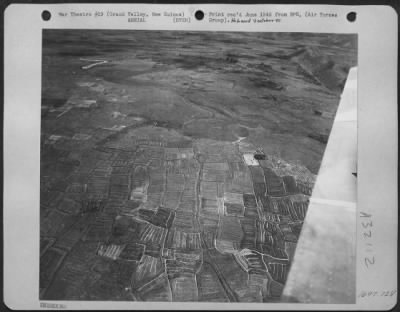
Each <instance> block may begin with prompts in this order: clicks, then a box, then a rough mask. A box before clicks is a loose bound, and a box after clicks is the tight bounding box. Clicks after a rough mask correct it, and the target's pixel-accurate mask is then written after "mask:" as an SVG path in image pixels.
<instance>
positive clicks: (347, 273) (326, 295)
mask: <svg viewBox="0 0 400 312" xmlns="http://www.w3.org/2000/svg"><path fill="white" fill-rule="evenodd" d="M356 163H357V67H353V68H351V69H350V71H349V74H348V77H347V80H346V84H345V86H344V89H343V93H342V95H341V99H340V103H339V106H338V109H337V113H336V116H335V119H334V123H333V126H332V130H331V133H330V136H329V140H328V143H327V146H326V150H325V153H324V156H323V159H322V163H321V167H320V170H319V173H318V176H317V179H316V182H315V186H314V189H313V192H312V196H311V198H310V204H309V207H308V211H307V216H306V219H305V220H304V224H303V229H302V232H301V235H300V238H299V241H298V244H297V248H296V253H295V256H294V260H293V264H292V267H291V269H290V272H289V275H288V279H287V282H286V286H285V289H284V291H283V299H284V300H286V301H295V302H302V303H354V302H355V300H356V295H355V292H356V275H355V273H356V263H355V259H356V202H357V174H356V172H357V166H356Z"/></svg>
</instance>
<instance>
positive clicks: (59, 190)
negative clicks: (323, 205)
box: [38, 29, 357, 303]
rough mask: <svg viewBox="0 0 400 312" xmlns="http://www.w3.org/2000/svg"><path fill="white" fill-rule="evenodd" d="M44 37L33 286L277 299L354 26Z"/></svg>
mask: <svg viewBox="0 0 400 312" xmlns="http://www.w3.org/2000/svg"><path fill="white" fill-rule="evenodd" d="M42 40H43V41H42V94H41V99H42V100H41V146H40V281H39V288H40V289H39V299H40V300H85V301H90V300H93V301H150V302H151V301H154V302H156V301H158V302H159V301H161V302H163V301H164V302H184V301H190V302H251V303H262V302H264V303H268V302H271V303H279V302H282V293H283V290H284V287H285V283H286V281H287V277H288V274H289V272H290V268H291V265H292V263H293V259H294V256H295V253H296V246H297V242H298V240H299V237H300V236H301V231H302V228H303V223H304V220H305V218H306V215H307V209H308V205H309V202H310V197H311V195H312V192H313V187H314V184H315V181H316V179H317V176H318V172H319V169H320V166H321V162H322V159H323V156H324V151H325V148H326V146H327V143H328V140H329V135H330V133H331V129H332V125H333V123H334V119H335V115H336V112H337V109H338V105H339V102H340V100H341V95H342V92H343V89H344V86H345V84H346V79H347V77H348V74H349V71H350V68H352V67H354V66H357V36H356V35H354V34H326V33H295V32H293V33H284V32H276V33H268V32H251V33H250V32H217V31H216V32H211V31H207V32H205V31H201V32H200V31H190V32H189V31H154V30H151V31H146V30H87V29H85V30H83V29H45V30H43V33H42ZM38 236H39V233H38ZM38 252H39V251H38Z"/></svg>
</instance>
